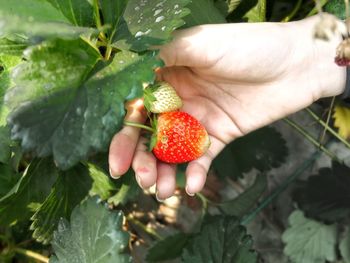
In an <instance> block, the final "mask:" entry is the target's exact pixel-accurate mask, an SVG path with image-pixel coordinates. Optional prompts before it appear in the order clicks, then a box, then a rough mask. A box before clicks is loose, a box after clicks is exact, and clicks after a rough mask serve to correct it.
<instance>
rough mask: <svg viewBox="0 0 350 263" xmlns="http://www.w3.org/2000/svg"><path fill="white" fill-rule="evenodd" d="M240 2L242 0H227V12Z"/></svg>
mask: <svg viewBox="0 0 350 263" xmlns="http://www.w3.org/2000/svg"><path fill="white" fill-rule="evenodd" d="M241 2H242V0H229V1H228V12H229V13H232V12H233V11H234V10H235V9H236V8H237V6H238V5H239V4H240V3H241Z"/></svg>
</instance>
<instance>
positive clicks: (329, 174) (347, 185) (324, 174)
mask: <svg viewBox="0 0 350 263" xmlns="http://www.w3.org/2000/svg"><path fill="white" fill-rule="evenodd" d="M349 189H350V168H349V167H347V166H346V165H343V164H339V163H337V162H333V165H332V168H323V169H320V170H319V173H318V175H312V176H310V177H309V178H308V180H307V181H305V182H301V183H300V185H299V187H298V188H297V189H296V190H295V192H294V199H295V200H296V201H297V203H298V205H299V207H300V208H301V209H302V210H303V211H304V212H305V215H306V216H308V217H311V218H314V219H317V220H321V221H325V222H328V223H329V222H335V221H339V220H341V219H344V218H346V217H348V216H349V214H350V192H349Z"/></svg>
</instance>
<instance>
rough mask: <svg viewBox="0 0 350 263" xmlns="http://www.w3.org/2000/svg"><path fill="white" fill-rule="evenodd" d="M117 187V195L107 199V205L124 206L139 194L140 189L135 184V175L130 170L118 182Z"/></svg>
mask: <svg viewBox="0 0 350 263" xmlns="http://www.w3.org/2000/svg"><path fill="white" fill-rule="evenodd" d="M118 185H119V187H118V188H119V189H118V190H117V193H116V194H115V195H114V196H112V197H110V198H109V199H108V203H112V204H113V205H114V206H118V205H120V204H121V205H125V204H126V203H127V202H128V201H130V200H132V199H134V198H135V197H137V196H138V195H139V193H140V187H139V186H138V184H137V182H136V179H135V174H134V172H133V170H132V169H130V170H129V171H128V172H127V173H126V174H124V175H123V176H122V178H120V179H119V180H118Z"/></svg>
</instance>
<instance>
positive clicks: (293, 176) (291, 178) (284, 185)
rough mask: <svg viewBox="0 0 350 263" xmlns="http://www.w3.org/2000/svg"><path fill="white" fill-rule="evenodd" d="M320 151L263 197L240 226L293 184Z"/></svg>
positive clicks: (245, 223)
mask: <svg viewBox="0 0 350 263" xmlns="http://www.w3.org/2000/svg"><path fill="white" fill-rule="evenodd" d="M321 153H322V151H320V150H319V149H318V150H317V151H315V152H314V153H313V154H312V155H311V156H310V158H309V159H307V160H306V161H305V162H303V163H302V165H301V166H299V167H298V168H297V169H296V170H295V171H294V172H293V173H292V174H291V175H290V176H289V177H287V179H286V180H285V181H284V182H283V183H282V184H281V185H279V186H278V187H277V188H276V189H275V190H274V191H273V192H272V193H271V194H270V195H269V196H267V197H265V198H264V199H263V200H262V201H261V203H260V205H259V206H258V207H257V208H255V209H254V210H252V211H251V212H250V213H249V214H247V215H246V216H245V217H243V219H242V220H241V224H242V225H247V224H249V223H250V222H251V221H253V220H254V218H255V217H256V216H257V215H258V214H259V213H260V212H261V211H262V210H263V209H264V208H265V207H267V206H268V205H270V204H271V203H272V201H273V200H275V199H276V198H277V197H278V196H279V195H280V194H281V193H282V192H283V191H284V190H285V189H287V187H288V186H289V185H290V184H291V183H293V182H294V181H295V180H296V179H297V178H298V177H299V176H300V175H302V174H303V173H304V172H305V171H306V170H307V169H308V168H310V167H311V166H312V165H313V163H314V162H315V161H316V160H317V159H318V158H319V157H320V156H321Z"/></svg>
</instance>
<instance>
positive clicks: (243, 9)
mask: <svg viewBox="0 0 350 263" xmlns="http://www.w3.org/2000/svg"><path fill="white" fill-rule="evenodd" d="M260 1H261V0H244V1H242V0H241V1H239V3H235V2H234V1H230V2H232V5H231V6H230V15H229V16H228V20H229V21H230V22H243V21H244V22H247V21H248V20H249V19H251V18H252V17H259V14H260V12H261V11H263V10H264V9H265V8H264V6H261V5H260ZM263 1H264V0H263ZM261 7H263V8H262V9H261ZM257 8H258V10H257ZM263 13H264V11H263Z"/></svg>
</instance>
